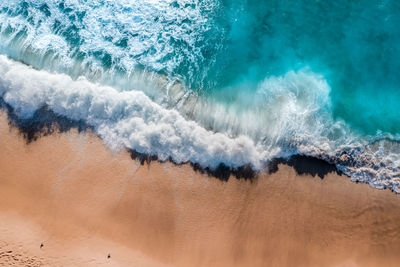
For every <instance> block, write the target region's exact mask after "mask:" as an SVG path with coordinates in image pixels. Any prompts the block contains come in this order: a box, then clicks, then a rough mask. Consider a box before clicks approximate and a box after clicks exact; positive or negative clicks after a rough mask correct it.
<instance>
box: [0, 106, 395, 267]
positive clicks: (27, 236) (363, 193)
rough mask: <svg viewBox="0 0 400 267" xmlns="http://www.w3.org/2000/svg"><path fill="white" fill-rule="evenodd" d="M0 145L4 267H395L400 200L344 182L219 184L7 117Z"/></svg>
mask: <svg viewBox="0 0 400 267" xmlns="http://www.w3.org/2000/svg"><path fill="white" fill-rule="evenodd" d="M0 137H1V138H0V148H1V149H0V266H11V265H16V266H167V265H172V266H400V196H399V195H396V194H394V193H392V192H390V191H387V190H377V189H373V188H371V187H369V186H368V185H366V184H355V183H352V182H351V181H350V180H349V178H348V177H345V176H338V175H336V174H329V175H327V176H326V177H325V178H324V179H323V180H321V179H319V178H318V177H311V176H307V175H302V176H299V175H297V174H296V173H295V171H294V170H293V169H292V168H290V167H288V166H284V165H280V167H279V171H278V172H276V173H274V174H262V175H260V176H259V177H258V178H257V179H255V180H253V181H252V182H251V181H245V180H238V179H235V178H231V179H229V181H228V182H223V181H220V180H218V179H215V178H212V177H209V176H207V175H204V174H200V173H198V172H195V171H193V169H192V168H191V167H190V166H188V165H183V166H175V165H173V164H171V163H163V164H161V163H151V164H150V165H146V164H145V165H143V166H142V165H140V164H139V163H138V162H137V161H133V160H132V159H131V158H130V155H129V154H128V153H127V152H120V153H113V152H111V151H109V150H108V149H107V148H106V147H105V146H104V145H103V144H102V141H101V140H100V139H98V138H97V137H95V136H94V135H92V134H90V133H85V134H78V133H76V132H74V131H72V132H69V133H64V134H53V135H50V136H46V137H41V138H39V139H38V140H37V141H35V142H32V143H30V144H26V141H25V140H24V139H23V137H22V136H21V135H19V134H18V130H17V129H16V128H10V127H9V126H8V124H7V119H6V116H5V115H4V114H2V115H1V116H0ZM41 242H42V243H43V247H42V248H40V243H41ZM108 254H110V256H111V257H110V258H107V255H108Z"/></svg>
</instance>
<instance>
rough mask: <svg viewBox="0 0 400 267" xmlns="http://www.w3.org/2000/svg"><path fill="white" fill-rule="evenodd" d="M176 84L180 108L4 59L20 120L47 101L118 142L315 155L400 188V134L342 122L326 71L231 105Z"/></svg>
mask: <svg viewBox="0 0 400 267" xmlns="http://www.w3.org/2000/svg"><path fill="white" fill-rule="evenodd" d="M159 79H161V80H162V81H163V78H162V77H161V78H160V77H159ZM156 80H157V79H156ZM162 83H163V82H162ZM175 87H176V85H175ZM169 90H170V91H168V90H167V92H165V91H163V92H164V93H165V94H166V95H165V97H166V99H171V98H173V101H172V100H171V101H172V102H173V103H174V104H175V108H177V109H179V110H180V112H178V111H177V110H174V109H167V108H165V107H163V106H162V105H159V104H157V103H155V102H154V101H152V100H151V99H150V98H149V97H148V96H146V95H145V94H144V93H143V92H141V91H118V90H116V89H114V88H113V87H110V86H104V85H100V84H95V83H92V82H90V81H88V80H87V79H86V78H79V79H77V80H73V79H72V78H71V77H70V76H68V75H65V74H51V73H48V72H46V71H43V70H35V69H33V68H31V67H29V66H27V65H24V64H22V63H19V62H15V61H13V60H10V59H8V58H7V57H5V56H0V94H1V97H2V98H3V99H4V101H6V102H7V103H8V104H9V105H11V106H12V107H13V108H14V110H15V112H16V114H17V115H18V116H19V117H20V118H26V119H28V118H30V117H31V116H32V115H33V114H34V112H35V111H36V110H38V109H39V108H41V107H43V106H44V105H46V106H47V107H48V108H50V109H51V110H52V111H53V112H55V113H56V114H59V115H62V116H66V117H68V118H70V119H74V120H82V121H85V122H86V123H87V124H88V125H90V126H92V127H93V128H94V130H95V132H96V133H97V134H98V135H99V136H100V137H101V138H102V139H103V140H104V141H105V143H106V144H107V145H108V146H109V147H110V148H112V149H121V148H123V147H125V148H129V149H133V150H135V151H137V152H139V153H144V154H148V155H155V156H157V157H158V158H159V159H160V160H167V159H171V160H173V161H174V162H176V163H184V162H193V163H197V164H200V165H201V166H202V167H208V168H210V169H215V168H216V167H218V166H219V165H220V164H221V163H223V164H225V165H226V166H228V167H230V168H232V169H236V168H239V167H242V166H247V165H249V166H251V167H252V168H253V169H254V170H260V169H263V168H265V167H266V166H267V163H268V162H269V161H270V160H271V159H273V158H276V157H288V156H290V155H293V154H303V155H309V156H313V157H317V158H320V159H324V160H327V161H328V162H331V163H334V164H336V165H337V166H338V168H339V169H340V170H342V171H343V172H344V173H346V174H348V175H349V176H350V177H351V179H352V180H354V181H362V182H367V183H369V184H370V185H371V186H373V187H376V188H390V189H392V190H393V191H395V192H400V172H399V166H400V145H399V143H398V142H397V141H396V140H397V139H398V138H397V137H394V136H381V137H362V136H360V135H356V134H354V133H353V132H350V130H349V129H348V128H347V126H346V125H345V124H344V123H343V122H340V121H335V120H333V119H332V114H331V111H330V105H329V86H328V85H327V83H326V82H325V81H324V79H323V78H322V77H321V76H319V75H316V74H313V73H312V72H309V71H303V72H298V73H295V72H289V73H287V74H286V75H285V76H282V77H270V78H267V79H265V80H264V81H263V82H262V83H260V84H259V86H258V91H257V94H255V95H254V97H251V98H250V99H249V98H245V97H238V100H237V101H239V103H236V104H234V105H232V106H230V107H229V108H228V107H226V106H223V105H222V104H220V103H218V101H215V100H214V102H212V101H211V100H209V99H207V98H206V99H203V98H201V97H199V96H197V97H196V96H193V95H192V94H185V93H182V91H181V90H180V89H179V88H178V89H177V88H175V89H174V86H172V88H169ZM174 90H175V91H176V92H178V93H176V92H175V93H172V92H171V91H174ZM177 95H178V96H179V97H176V96H177ZM174 97H175V98H174ZM246 101H253V104H252V105H251V108H250V107H247V109H244V110H243V109H240V108H238V107H240V106H245V105H243V104H244V102H246ZM189 111H190V112H189ZM182 114H184V116H183V115H182ZM189 117H190V118H191V119H192V120H190V119H188V118H189ZM196 121H199V122H200V124H199V123H197V122H196ZM202 125H209V128H210V129H212V130H206V128H204V127H203V126H202Z"/></svg>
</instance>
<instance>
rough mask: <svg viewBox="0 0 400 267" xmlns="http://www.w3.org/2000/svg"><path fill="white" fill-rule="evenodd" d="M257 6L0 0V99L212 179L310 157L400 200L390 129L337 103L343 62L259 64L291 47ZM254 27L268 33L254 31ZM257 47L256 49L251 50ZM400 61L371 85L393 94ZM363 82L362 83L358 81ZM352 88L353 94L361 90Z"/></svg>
mask: <svg viewBox="0 0 400 267" xmlns="http://www.w3.org/2000/svg"><path fill="white" fill-rule="evenodd" d="M272 2H274V1H272ZM389 3H390V1H389ZM256 6H257V3H251V1H250V2H249V3H241V2H240V1H216V0H215V1H213V0H205V1H195V0H185V1H170V0H151V1H144V0H143V1H142V0H140V1H78V0H75V1H72V0H71V1H46V0H31V1H7V3H4V2H2V3H0V10H1V12H0V54H2V55H0V95H1V98H2V99H3V101H4V102H6V103H7V104H8V105H9V106H10V107H12V109H13V111H14V113H15V114H16V115H17V116H18V117H19V118H21V119H26V120H28V119H30V118H32V116H34V114H35V112H36V111H37V110H39V109H41V108H43V107H46V108H48V109H49V110H51V111H52V112H54V113H55V114H57V115H60V116H64V117H67V118H69V119H71V120H76V121H83V122H85V123H86V124H87V125H89V126H91V127H92V128H93V129H94V131H95V133H96V134H98V135H99V136H100V137H101V138H102V139H103V140H104V142H105V143H106V144H107V145H108V146H109V147H110V148H111V149H114V150H120V149H125V148H127V149H131V150H134V151H137V152H139V153H142V154H145V155H150V156H156V157H157V158H158V159H159V160H161V161H165V160H172V161H173V162H175V163H186V162H191V163H194V164H199V165H200V166H202V167H203V168H209V169H211V170H212V169H216V168H217V167H218V166H220V165H221V164H222V165H224V166H227V167H229V168H231V169H232V170H235V169H238V168H240V167H243V166H250V167H251V168H252V169H253V170H255V171H259V170H263V169H265V168H267V167H268V163H269V162H271V160H273V159H276V158H289V157H290V156H292V155H306V156H312V157H315V158H319V159H323V160H325V161H327V162H329V163H332V164H335V165H336V166H337V168H338V169H339V170H341V171H342V172H344V173H345V174H347V175H349V176H350V178H351V179H352V180H354V181H361V182H367V183H369V184H370V185H371V186H373V187H376V188H389V189H391V190H393V191H395V192H400V172H399V166H400V145H399V135H398V131H397V128H396V126H388V124H385V125H383V124H382V125H380V124H375V125H374V127H375V128H374V127H372V128H371V127H369V128H368V129H360V127H359V126H358V124H357V122H355V121H353V120H352V119H351V118H352V117H354V115H355V114H356V113H354V112H353V111H352V109H353V108H354V106H356V105H357V104H358V102H360V103H362V100H360V101H357V103H356V102H351V103H347V104H346V103H345V104H346V105H344V104H343V102H337V101H338V100H337V99H338V97H337V95H338V91H340V90H344V89H343V88H344V87H343V86H345V85H346V84H347V85H346V86H350V85H348V83H349V82H348V81H346V83H344V82H342V80H341V79H339V78H338V77H339V76H340V77H342V76H341V75H342V74H340V75H339V74H336V73H337V72H336V69H335V68H334V67H335V66H336V65H334V64H333V63H332V65H329V64H327V65H328V66H325V65H324V66H322V63H321V62H322V61H324V60H325V59H326V60H327V61H329V60H331V58H329V59H328V58H325V57H323V56H321V58H322V59H324V60H318V62H317V60H316V56H313V57H311V56H310V57H308V60H305V58H307V57H306V56H305V55H306V54H307V53H310V51H311V50H312V49H311V50H310V51H308V50H306V49H305V48H304V47H303V48H302V49H300V50H296V49H297V48H296V49H294V48H293V47H291V48H290V49H286V50H282V51H279V54H280V58H279V59H278V58H276V57H274V56H273V55H272V54H268V53H264V54H255V55H253V54H252V51H253V50H254V51H264V50H263V49H265V50H267V51H269V52H270V51H275V52H276V51H277V49H281V47H282V46H284V44H283V42H282V39H279V40H277V42H276V43H275V44H274V45H273V47H272V45H271V38H269V37H268V38H269V39H268V40H267V39H266V38H267V37H265V36H268V35H267V33H268V32H270V31H272V26H273V25H274V24H273V23H272V24H270V22H269V21H267V22H262V23H261V24H260V25H258V24H257V23H259V22H258V21H256V20H255V19H251V18H248V17H254V18H256V19H259V18H261V17H263V18H264V15H265V14H264V13H263V12H262V11H263V9H265V10H268V11H269V12H270V13H271V12H272V13H271V14H274V13H273V12H274V11H275V12H276V10H280V9H282V10H286V9H287V8H288V7H287V6H279V5H276V6H272V5H271V6H264V7H262V8H261V9H257V8H256ZM292 8H293V10H296V8H298V7H290V9H288V10H289V11H291V12H294V11H293V10H292ZM347 8H349V7H347ZM387 8H389V7H387ZM372 9H374V8H372ZM260 10H261V11H260ZM244 11H246V12H244ZM364 13H365V14H366V15H365V16H366V17H369V16H370V14H369V13H368V12H364ZM249 14H250V15H249ZM271 14H270V15H269V16H273V15H271ZM246 15H248V17H245V16H246ZM265 17H267V16H265ZM279 23H281V24H282V23H283V22H281V21H280V22H279ZM254 25H256V26H257V27H261V28H262V29H264V30H265V36H263V37H262V38H261V37H257V38H256V37H254V36H255V35H257V34H259V33H252V32H251V31H250V32H249V31H248V30H247V29H248V28H247V27H250V26H251V27H253V26H254ZM271 25H272V26H271ZM283 25H286V24H284V23H283ZM385 29H386V28H385ZM280 30H282V31H284V30H285V27H282V29H280ZM253 35H254V36H253ZM389 36H390V37H391V36H394V37H393V38H389V39H388V40H387V41H386V42H394V41H393V40H397V39H396V38H398V36H397V32H395V33H391V35H389ZM254 38H255V39H256V40H251V44H252V45H254V43H255V44H256V46H255V47H252V48H251V49H249V48H247V47H246V46H248V45H249V44H248V43H246V42H247V41H248V40H249V39H254ZM274 38H275V39H276V38H277V37H274ZM392 39H393V40H392ZM246 40H247V41H246ZM265 40H267V41H268V45H267V44H264V43H263V42H264V41H265ZM399 40H400V39H399ZM249 42H250V41H249ZM307 42H309V40H307ZM382 42H384V41H382ZM299 43H300V44H301V41H299ZM274 49H275V50H274ZM260 53H261V52H260ZM302 53H303V54H302ZM388 53H389V52H388ZM390 53H394V54H395V55H397V52H396V50H395V51H392V50H390ZM357 57H358V58H361V55H357ZM329 62H330V61H329ZM334 63H335V64H337V62H336V61H335V62H334ZM340 63H341V64H342V63H343V64H342V67H344V68H345V67H346V66H347V65H346V64H347V61H345V60H344V61H343V62H340ZM345 63H346V64H345ZM378 63H379V61H378ZM366 64H368V63H366ZM393 64H394V66H389V67H387V68H389V70H386V71H387V72H386V75H387V77H386V76H382V75H383V74H380V72H377V73H378V74H377V76H376V77H377V78H376V79H374V80H371V82H370V83H369V84H372V85H374V83H378V82H380V81H381V78H382V77H383V78H385V79H386V80H387V82H386V84H387V87H388V88H390V90H392V89H393V88H392V84H395V82H396V80H393V79H394V78H392V77H391V76H390V73H391V72H393V71H392V70H391V69H392V68H395V67H396V66H397V65H396V64H397V62H395V63H393ZM347 67H348V68H350V65H349V66H347ZM332 73H334V74H335V75H334V74H332ZM387 73H389V74H387ZM393 73H395V72H393ZM350 76H351V75H350V73H349V77H350ZM357 77H358V79H359V81H360V82H361V81H362V79H363V77H364V76H362V75H359V76H357ZM383 78H382V79H383ZM391 79H392V80H393V81H392V80H391ZM350 87H351V88H354V91H353V94H356V93H357V92H358V91H357V90H361V89H357V88H358V87H354V86H353V85H351V86H350ZM350 87H349V88H350ZM337 88H339V89H337ZM364 90H366V89H364ZM371 90H372V89H371ZM346 92H347V91H346ZM365 92H367V91H365ZM365 92H364V94H363V95H364V96H365ZM345 96H346V95H345ZM356 96H357V95H352V97H353V98H354V99H356ZM344 98H345V97H344ZM353 98H351V99H353ZM393 99H394V100H393ZM386 103H387V106H388V107H387V108H388V109H389V111H391V110H394V108H393V107H395V106H396V105H397V104H398V103H399V102H397V98H396V97H394V98H393V95H392V102H386ZM339 104H340V105H339ZM378 104H379V103H378ZM392 105H393V106H392ZM339 106H340V109H339V108H338V107H339ZM346 106H349V108H348V109H346ZM343 110H344V111H346V110H350V111H351V112H353V116H352V117H351V118H350V119H349V118H347V117H346V114H347V113H346V112H343V114H342V113H340V112H339V111H343ZM359 110H360V114H361V113H362V111H363V110H362V107H360V109H359ZM377 112H378V111H377ZM378 113H379V112H378ZM362 114H367V112H365V113H362ZM365 116H366V118H369V120H370V121H373V120H374V119H375V118H374V115H371V114H369V115H368V114H367V115H365ZM392 117H393V122H392V123H393V125H396V122H397V121H396V119H397V117H396V116H395V115H393V114H391V115H388V117H387V118H388V119H392ZM363 119H365V118H363V117H362V115H360V116H358V119H357V120H363ZM368 126H370V124H368ZM371 129H372V130H371Z"/></svg>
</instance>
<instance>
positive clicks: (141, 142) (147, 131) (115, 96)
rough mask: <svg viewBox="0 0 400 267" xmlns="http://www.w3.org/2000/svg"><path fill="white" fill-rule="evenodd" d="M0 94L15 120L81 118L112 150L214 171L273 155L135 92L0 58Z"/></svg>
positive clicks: (258, 162) (259, 164) (257, 163)
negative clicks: (40, 115) (39, 114)
mask: <svg viewBox="0 0 400 267" xmlns="http://www.w3.org/2000/svg"><path fill="white" fill-rule="evenodd" d="M0 77H1V78H0V82H1V89H0V90H1V95H2V97H3V99H4V100H5V101H6V102H7V103H8V104H10V105H11V106H12V107H13V108H14V109H15V110H16V112H17V114H18V115H19V116H20V117H23V118H29V117H30V116H32V115H33V113H34V111H35V110H37V109H38V108H40V107H42V106H43V105H47V106H48V107H49V108H50V109H51V110H53V111H54V112H55V113H57V114H60V115H63V116H67V117H68V118H71V119H74V120H84V121H85V122H86V123H88V124H89V125H91V126H93V127H94V129H95V131H96V132H97V133H98V134H99V135H100V136H101V137H102V138H103V139H104V140H105V142H106V143H107V144H108V145H109V146H110V147H112V148H114V149H118V148H121V147H127V148H131V149H134V150H136V151H137V152H140V153H145V154H150V155H156V156H158V157H159V158H160V159H161V160H166V159H168V158H171V159H172V160H173V161H174V162H176V163H182V162H188V161H191V162H195V163H199V164H200V165H202V166H204V167H210V168H212V169H213V168H216V167H217V166H218V165H219V164H220V163H224V164H225V165H227V166H229V167H231V168H237V167H240V166H243V165H246V164H251V166H252V167H253V168H255V169H259V168H261V167H262V166H263V163H265V161H266V160H268V159H269V158H271V157H273V156H276V155H277V154H278V153H279V150H278V151H264V150H263V149H262V147H259V146H257V145H256V144H255V143H254V142H253V141H252V140H251V139H250V138H248V137H246V136H239V137H237V138H229V137H227V136H226V135H224V134H221V133H213V132H211V131H207V130H205V129H204V128H202V127H200V126H199V125H198V124H197V123H195V122H192V121H187V120H185V119H184V118H183V117H182V116H181V115H180V114H179V113H178V112H177V111H173V110H166V109H164V108H162V107H161V106H159V105H158V104H156V103H154V102H152V101H151V100H150V99H149V98H148V97H147V96H146V95H145V94H144V93H142V92H140V91H129V92H118V91H117V90H115V89H113V88H112V87H107V86H101V85H96V84H93V83H90V82H88V81H87V80H86V79H84V78H81V79H79V80H77V81H73V80H72V79H71V78H70V77H69V76H66V75H62V74H49V73H47V72H45V71H38V70H34V69H32V68H29V67H28V66H26V65H23V64H21V63H17V62H13V61H11V60H9V59H7V58H6V57H4V56H0Z"/></svg>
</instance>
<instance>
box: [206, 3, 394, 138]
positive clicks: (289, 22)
mask: <svg viewBox="0 0 400 267" xmlns="http://www.w3.org/2000/svg"><path fill="white" fill-rule="evenodd" d="M221 13H222V14H221V15H220V17H218V19H217V20H218V23H217V25H218V27H219V28H222V29H224V37H225V38H224V41H223V48H222V49H221V51H219V53H218V56H217V60H216V62H215V64H214V65H213V66H212V68H210V70H209V75H208V77H211V78H210V79H211V81H210V83H212V82H213V81H215V80H217V81H218V82H217V85H216V87H217V88H219V87H225V86H229V85H232V84H233V85H239V86H240V85H241V84H244V86H245V87H247V86H248V87H251V86H252V85H251V83H250V84H248V81H249V80H250V81H254V80H256V81H258V80H261V79H264V77H265V76H266V75H282V74H284V73H285V72H287V71H288V70H293V69H295V70H296V69H301V68H304V67H309V68H310V69H311V70H312V71H314V72H316V73H320V74H323V75H324V77H325V78H326V79H327V80H328V83H329V85H330V87H331V90H332V91H331V98H332V103H333V110H334V115H335V117H339V118H342V119H344V120H345V121H346V122H347V123H349V124H350V125H352V126H353V127H354V128H356V129H358V130H360V131H362V132H364V133H367V134H375V133H376V131H378V130H380V131H384V132H390V133H399V131H400V113H399V112H400V111H399V108H398V107H399V104H400V75H399V71H400V27H399V25H400V3H399V2H398V1H369V0H368V1H261V2H260V1H232V0H231V1H224V2H223V8H222V11H221ZM214 90H218V89H215V88H214ZM240 90H242V89H240ZM250 90H251V89H250Z"/></svg>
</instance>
